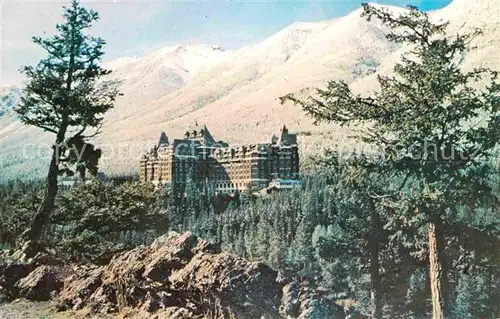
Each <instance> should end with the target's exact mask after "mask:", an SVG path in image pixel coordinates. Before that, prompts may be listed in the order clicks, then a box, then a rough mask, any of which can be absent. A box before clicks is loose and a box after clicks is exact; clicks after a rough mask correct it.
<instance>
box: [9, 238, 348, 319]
mask: <svg viewBox="0 0 500 319" xmlns="http://www.w3.org/2000/svg"><path fill="white" fill-rule="evenodd" d="M35 248H36V247H35ZM35 248H33V245H25V247H23V248H22V249H21V250H19V251H16V252H4V253H3V255H2V256H0V257H1V259H2V262H0V299H1V301H2V302H3V304H2V305H0V318H9V319H10V318H54V319H59V318H119V317H120V318H124V317H127V318H144V319H147V318H158V319H160V318H314V319H316V318H319V319H321V318H328V319H330V318H343V317H344V316H343V311H342V310H341V309H340V307H339V306H338V305H336V304H335V303H333V302H331V301H329V300H327V299H326V298H324V297H323V296H322V295H321V294H320V293H318V292H317V290H315V289H314V287H312V286H311V285H310V284H309V283H308V282H307V281H305V280H302V281H301V280H296V279H292V278H288V277H285V276H282V275H280V274H279V273H278V272H277V271H275V270H273V269H272V268H270V267H269V266H267V265H265V264H263V263H260V262H251V261H248V260H246V259H244V258H241V257H238V256H236V255H233V254H229V253H226V252H221V251H220V250H219V249H218V247H215V246H214V245H211V244H210V243H208V242H206V241H204V240H202V239H200V238H198V237H196V236H195V235H193V234H191V233H189V232H188V233H185V234H182V235H179V234H177V233H169V234H166V235H164V236H161V237H159V238H158V239H156V240H155V241H154V242H153V243H152V244H151V245H149V246H140V247H137V248H135V249H133V250H130V251H127V252H124V253H121V254H118V255H116V256H115V257H114V258H113V259H112V260H111V261H110V263H109V264H108V265H106V266H101V267H98V266H92V265H67V264H64V263H61V262H58V261H57V259H56V258H54V257H52V256H51V255H50V254H49V253H47V252H43V251H42V252H40V249H35ZM20 298H21V299H20Z"/></svg>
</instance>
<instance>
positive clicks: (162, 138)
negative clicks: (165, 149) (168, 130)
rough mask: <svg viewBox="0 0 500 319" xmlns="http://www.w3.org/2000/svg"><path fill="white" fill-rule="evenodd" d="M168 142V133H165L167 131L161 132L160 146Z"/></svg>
mask: <svg viewBox="0 0 500 319" xmlns="http://www.w3.org/2000/svg"><path fill="white" fill-rule="evenodd" d="M168 144H169V142H168V137H167V134H165V132H161V135H160V140H159V141H158V146H161V145H168Z"/></svg>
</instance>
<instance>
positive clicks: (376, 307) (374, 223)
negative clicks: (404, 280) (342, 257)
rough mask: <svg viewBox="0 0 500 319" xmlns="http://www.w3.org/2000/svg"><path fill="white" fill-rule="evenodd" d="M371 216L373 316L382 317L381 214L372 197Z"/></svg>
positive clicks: (371, 297) (371, 298)
mask: <svg viewBox="0 0 500 319" xmlns="http://www.w3.org/2000/svg"><path fill="white" fill-rule="evenodd" d="M370 208H371V218H370V223H371V225H370V232H371V239H370V284H371V287H370V301H371V315H372V318H374V319H377V318H382V300H381V299H380V273H379V269H380V265H379V258H378V254H379V242H378V241H379V225H380V216H379V214H378V212H377V209H376V208H375V205H374V204H373V200H372V199H370Z"/></svg>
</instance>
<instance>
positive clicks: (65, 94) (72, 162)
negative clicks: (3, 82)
mask: <svg viewBox="0 0 500 319" xmlns="http://www.w3.org/2000/svg"><path fill="white" fill-rule="evenodd" d="M63 17H64V19H65V22H64V23H63V24H58V25H57V31H58V34H56V35H55V36H53V37H49V38H45V39H42V38H40V37H33V42H34V43H36V44H38V45H39V46H41V47H42V48H43V49H44V50H45V51H46V53H47V58H45V59H43V60H41V61H40V62H39V63H38V65H36V66H26V67H24V68H22V70H21V71H22V72H23V73H24V74H25V75H26V77H27V79H28V82H27V84H26V87H25V89H24V95H23V97H22V100H21V103H20V105H19V106H18V108H17V109H16V112H17V114H18V115H19V118H20V119H21V121H22V122H23V123H24V124H26V125H33V126H36V127H39V128H41V129H43V130H44V131H46V132H49V133H52V134H54V135H55V141H54V145H53V146H52V148H53V150H52V158H51V160H50V165H49V171H48V174H47V186H46V194H45V197H44V199H43V202H42V203H41V205H40V207H39V209H38V211H37V213H36V215H35V218H34V219H33V221H32V223H31V225H30V227H29V228H28V229H27V230H26V231H25V233H24V234H23V237H24V239H27V240H38V239H39V237H40V235H41V233H42V230H43V228H44V226H45V225H46V223H47V221H48V220H49V217H50V214H51V212H52V210H53V207H54V200H55V197H56V194H57V191H58V187H57V178H58V175H61V174H68V175H73V174H74V172H75V170H76V171H77V172H78V173H80V175H82V177H83V176H84V175H85V171H86V170H88V171H90V172H91V173H92V174H95V173H96V172H97V164H98V160H99V157H100V155H101V151H100V150H99V149H96V148H94V146H93V145H91V144H89V143H87V141H88V139H89V138H90V137H92V136H95V135H96V134H97V133H98V132H99V130H100V128H101V126H102V121H103V114H104V113H106V112H107V111H108V110H109V109H111V108H112V107H113V104H114V101H115V98H116V97H117V95H118V90H117V87H116V84H117V83H115V82H110V81H104V80H103V77H104V76H105V75H107V74H109V73H110V71H108V70H106V69H103V68H102V67H101V66H100V65H99V62H100V60H101V57H102V55H103V54H104V52H103V47H104V44H105V42H104V40H103V39H101V38H95V37H92V36H89V35H88V34H87V33H86V31H87V30H88V29H89V28H90V27H91V26H92V24H93V23H94V22H95V21H97V20H98V19H99V16H98V14H97V12H95V11H92V10H87V9H85V8H84V7H82V6H81V5H80V3H79V2H78V1H77V0H72V1H71V3H70V5H69V6H68V7H64V10H63Z"/></svg>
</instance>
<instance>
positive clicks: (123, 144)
mask: <svg viewBox="0 0 500 319" xmlns="http://www.w3.org/2000/svg"><path fill="white" fill-rule="evenodd" d="M387 8H389V10H391V11H394V12H402V11H404V10H405V9H403V8H398V7H387ZM360 13H361V10H356V11H354V12H352V13H351V14H349V15H347V16H345V17H342V18H338V19H333V20H330V21H322V22H315V23H295V24H292V25H290V26H288V27H286V28H285V29H283V30H281V31H280V32H278V33H276V34H275V35H273V36H271V37H269V38H268V39H265V40H264V41H262V42H260V43H256V44H252V45H249V46H246V47H243V48H241V49H239V50H235V51H224V50H222V49H221V48H219V47H216V46H207V45H202V46H193V47H190V46H186V47H184V46H169V47H166V48H163V49H160V50H156V51H153V52H151V53H150V54H147V55H145V56H143V57H134V58H122V59H119V60H116V61H112V62H110V63H107V64H106V66H107V67H108V68H111V69H113V70H114V72H113V74H112V75H113V78H114V79H121V80H122V84H121V89H122V92H123V93H124V96H123V97H121V98H120V99H119V100H118V101H117V105H116V107H115V109H114V110H113V111H112V112H111V113H110V114H109V115H108V116H107V118H106V124H105V126H104V127H103V132H102V134H101V135H100V136H99V138H98V142H99V144H100V145H101V146H102V147H103V149H104V150H105V152H104V154H105V155H104V157H103V159H102V165H103V169H104V170H105V171H107V172H130V171H134V170H137V161H138V157H139V155H140V154H141V152H142V151H143V150H144V149H146V148H148V147H150V146H151V145H153V144H154V143H155V142H156V139H157V138H158V136H159V134H160V132H162V131H166V132H167V134H168V135H169V137H170V138H175V137H180V136H182V133H183V130H184V128H186V127H187V126H188V125H190V124H191V123H193V122H194V121H196V120H197V121H199V122H204V123H205V124H206V125H207V126H208V127H209V128H210V130H211V132H212V133H213V134H214V136H215V138H216V139H218V140H221V139H223V140H226V141H228V142H231V143H247V142H255V141H262V140H268V139H269V138H270V136H271V135H272V134H273V133H275V132H276V131H277V130H279V128H280V127H281V126H282V125H283V124H286V125H287V126H288V127H289V128H290V129H291V130H293V131H297V132H298V133H299V143H300V144H301V152H302V155H310V154H317V153H318V152H321V149H322V148H323V147H325V146H328V145H331V144H332V143H336V144H339V145H340V146H341V147H344V146H345V147H352V145H351V144H350V143H351V141H349V140H347V136H348V134H349V130H348V129H346V128H339V127H336V126H333V125H320V126H315V125H313V123H312V121H311V119H310V118H308V117H307V116H305V115H304V113H303V111H302V110H301V109H299V108H296V107H293V106H291V105H285V106H283V105H281V104H280V103H279V97H280V96H283V95H285V94H287V93H290V92H302V91H306V92H307V90H309V89H311V88H313V87H324V86H325V85H326V82H327V81H328V80H344V81H346V82H347V83H350V84H352V86H353V87H354V88H355V90H357V91H358V92H361V93H368V92H370V91H373V90H375V89H376V88H377V82H376V76H375V73H382V74H387V73H390V72H391V70H392V66H393V65H394V63H396V62H397V61H398V60H399V59H400V56H401V54H402V53H404V52H405V51H407V50H408V48H407V47H401V46H397V45H394V44H392V43H389V42H388V41H387V39H386V38H385V36H384V33H385V32H386V31H387V30H385V29H384V28H383V27H382V26H381V25H380V24H379V23H377V22H375V21H372V22H369V23H368V22H366V21H365V20H364V19H363V18H361V17H360ZM429 14H430V16H431V18H432V19H433V20H435V21H441V22H444V21H450V24H449V26H448V30H447V32H448V34H449V35H451V36H452V35H455V34H457V33H464V32H470V31H472V30H474V29H475V28H481V29H482V30H483V35H482V36H481V37H479V38H477V39H475V40H474V44H475V45H476V47H475V48H474V49H473V50H471V51H470V52H468V54H467V55H466V56H464V60H463V65H464V67H465V68H472V67H479V66H486V67H490V68H493V69H496V70H500V58H499V55H498V51H499V48H500V39H499V37H498V34H499V32H500V19H499V18H498V17H499V16H500V6H499V5H498V3H497V1H496V0H480V1H467V0H455V1H454V2H452V3H451V4H450V5H448V6H447V7H445V8H443V9H440V10H436V11H433V12H430V13H429ZM5 127H8V128H9V129H8V130H6V129H5ZM19 141H33V143H41V142H43V141H48V140H47V139H46V137H45V136H44V135H43V134H40V133H39V130H36V129H31V128H25V127H22V126H21V125H20V124H19V123H16V122H15V121H14V120H13V119H12V118H10V117H9V118H5V117H4V118H0V143H2V144H0V145H3V146H4V151H5V152H3V153H4V154H2V155H0V167H1V166H2V163H3V170H4V171H6V172H10V174H16V172H19V171H26V170H27V169H34V167H33V165H35V164H37V165H39V163H40V161H36V160H26V159H23V158H19V157H20V156H19V152H21V151H22V150H21V146H20V145H22V144H20V143H19ZM2 160H3V162H2ZM35 166H36V165H35Z"/></svg>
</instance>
